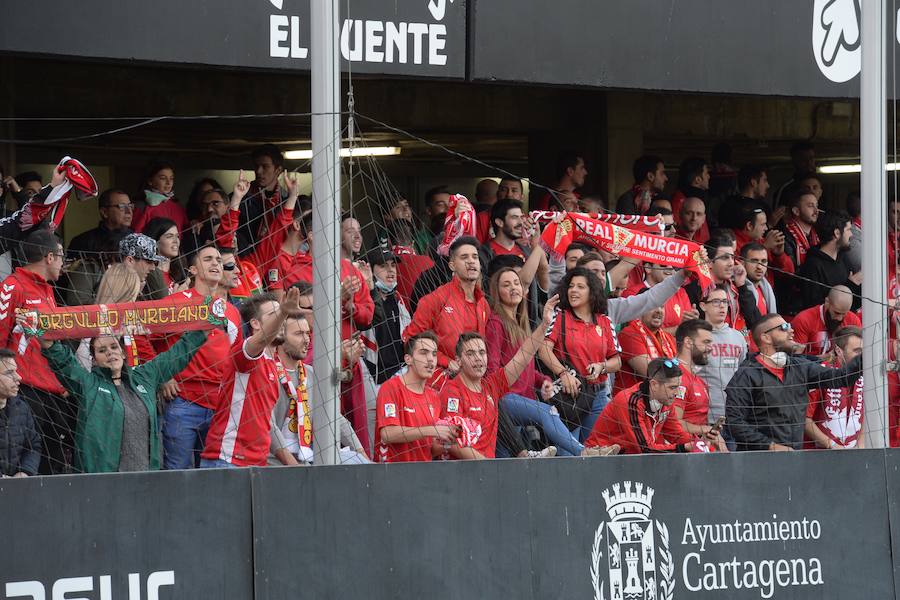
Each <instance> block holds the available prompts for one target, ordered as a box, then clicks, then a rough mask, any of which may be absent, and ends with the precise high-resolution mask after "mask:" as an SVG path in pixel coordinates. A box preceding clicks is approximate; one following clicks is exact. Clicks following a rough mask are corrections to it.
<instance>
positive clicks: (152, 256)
mask: <svg viewBox="0 0 900 600" xmlns="http://www.w3.org/2000/svg"><path fill="white" fill-rule="evenodd" d="M119 254H120V255H121V256H122V258H124V257H126V256H131V257H132V258H136V259H143V260H149V261H151V262H157V263H158V262H160V261H163V260H166V258H165V257H164V256H160V255H158V254H157V253H156V241H155V240H154V239H153V238H152V237H149V236H146V235H144V234H143V233H129V234H128V235H126V236H125V237H124V238H122V240H121V241H120V242H119Z"/></svg>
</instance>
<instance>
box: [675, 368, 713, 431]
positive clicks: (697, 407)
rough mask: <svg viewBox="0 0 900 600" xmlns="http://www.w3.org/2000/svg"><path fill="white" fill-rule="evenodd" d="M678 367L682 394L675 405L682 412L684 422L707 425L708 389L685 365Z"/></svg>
mask: <svg viewBox="0 0 900 600" xmlns="http://www.w3.org/2000/svg"><path fill="white" fill-rule="evenodd" d="M679 367H680V368H681V387H683V388H684V394H683V396H682V397H681V398H679V399H678V400H676V401H675V402H676V405H677V406H680V407H681V410H683V411H684V417H683V418H684V420H685V421H687V422H688V423H693V424H694V425H706V424H707V423H709V388H708V387H707V386H706V382H705V381H703V379H701V378H700V377H698V376H697V375H695V374H694V373H693V371H691V369H690V368H689V367H688V366H687V365H683V364H679Z"/></svg>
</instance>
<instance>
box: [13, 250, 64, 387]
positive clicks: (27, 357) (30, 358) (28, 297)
mask: <svg viewBox="0 0 900 600" xmlns="http://www.w3.org/2000/svg"><path fill="white" fill-rule="evenodd" d="M17 308H22V309H26V310H34V311H38V312H40V311H41V310H42V309H45V308H56V300H55V299H54V296H53V288H52V287H50V284H49V283H47V281H46V280H45V279H44V278H43V277H41V276H40V275H38V274H37V273H34V272H32V271H29V270H28V269H24V268H22V267H17V268H16V270H15V272H14V273H13V274H12V275H10V276H9V277H7V278H6V279H4V280H3V283H2V284H0V344H2V346H3V347H4V348H8V349H10V350H12V351H13V352H15V353H16V364H17V365H18V367H19V376H20V377H21V378H22V383H23V384H25V385H28V386H31V387H33V388H36V389H39V390H44V391H45V392H50V393H51V394H55V395H57V396H59V395H62V394H63V393H64V392H65V390H64V388H63V386H62V384H60V383H59V380H58V379H57V378H56V375H54V374H53V371H51V370H50V365H48V364H47V359H46V358H44V355H43V354H41V346H40V344H39V343H38V341H37V339H36V338H28V337H27V336H26V335H25V333H24V332H23V331H22V329H21V328H17V327H16V309H17Z"/></svg>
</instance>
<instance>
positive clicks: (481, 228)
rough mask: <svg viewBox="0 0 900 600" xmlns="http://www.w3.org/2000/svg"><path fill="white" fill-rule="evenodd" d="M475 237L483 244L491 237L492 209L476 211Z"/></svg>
mask: <svg viewBox="0 0 900 600" xmlns="http://www.w3.org/2000/svg"><path fill="white" fill-rule="evenodd" d="M475 237H476V238H478V241H479V242H480V243H482V244H486V243H487V242H488V240H490V239H491V209H487V210H483V211H481V212H477V213H475Z"/></svg>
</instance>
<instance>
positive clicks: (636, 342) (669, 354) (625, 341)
mask: <svg viewBox="0 0 900 600" xmlns="http://www.w3.org/2000/svg"><path fill="white" fill-rule="evenodd" d="M638 323H640V321H631V322H630V323H629V324H628V325H626V326H625V328H624V329H622V331H620V332H619V344H621V348H622V370H621V371H619V372H618V373H616V379H615V388H614V390H613V393H618V392H619V391H621V390H624V389H626V388H630V387H632V386H635V385H637V384H639V383H640V382H642V381H643V380H644V378H643V377H640V376H638V375H637V374H636V373H635V372H634V370H633V369H632V367H631V365H629V364H628V361H629V360H631V359H632V358H635V357H637V356H644V355H646V356H649V357H650V359H651V360H652V359H654V358H659V357H665V358H673V357H674V356H675V355H676V354H677V352H676V345H675V338H674V337H672V334H670V333H666V332H665V331H663V330H662V329H660V330H659V331H657V332H655V333H653V332H651V331H650V330H648V329H645V331H646V332H647V335H645V334H644V333H643V332H642V331H641V328H640V327H638V325H637V324H638ZM648 336H649V337H650V339H649V340H648V339H647V338H648ZM651 344H652V345H651Z"/></svg>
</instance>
